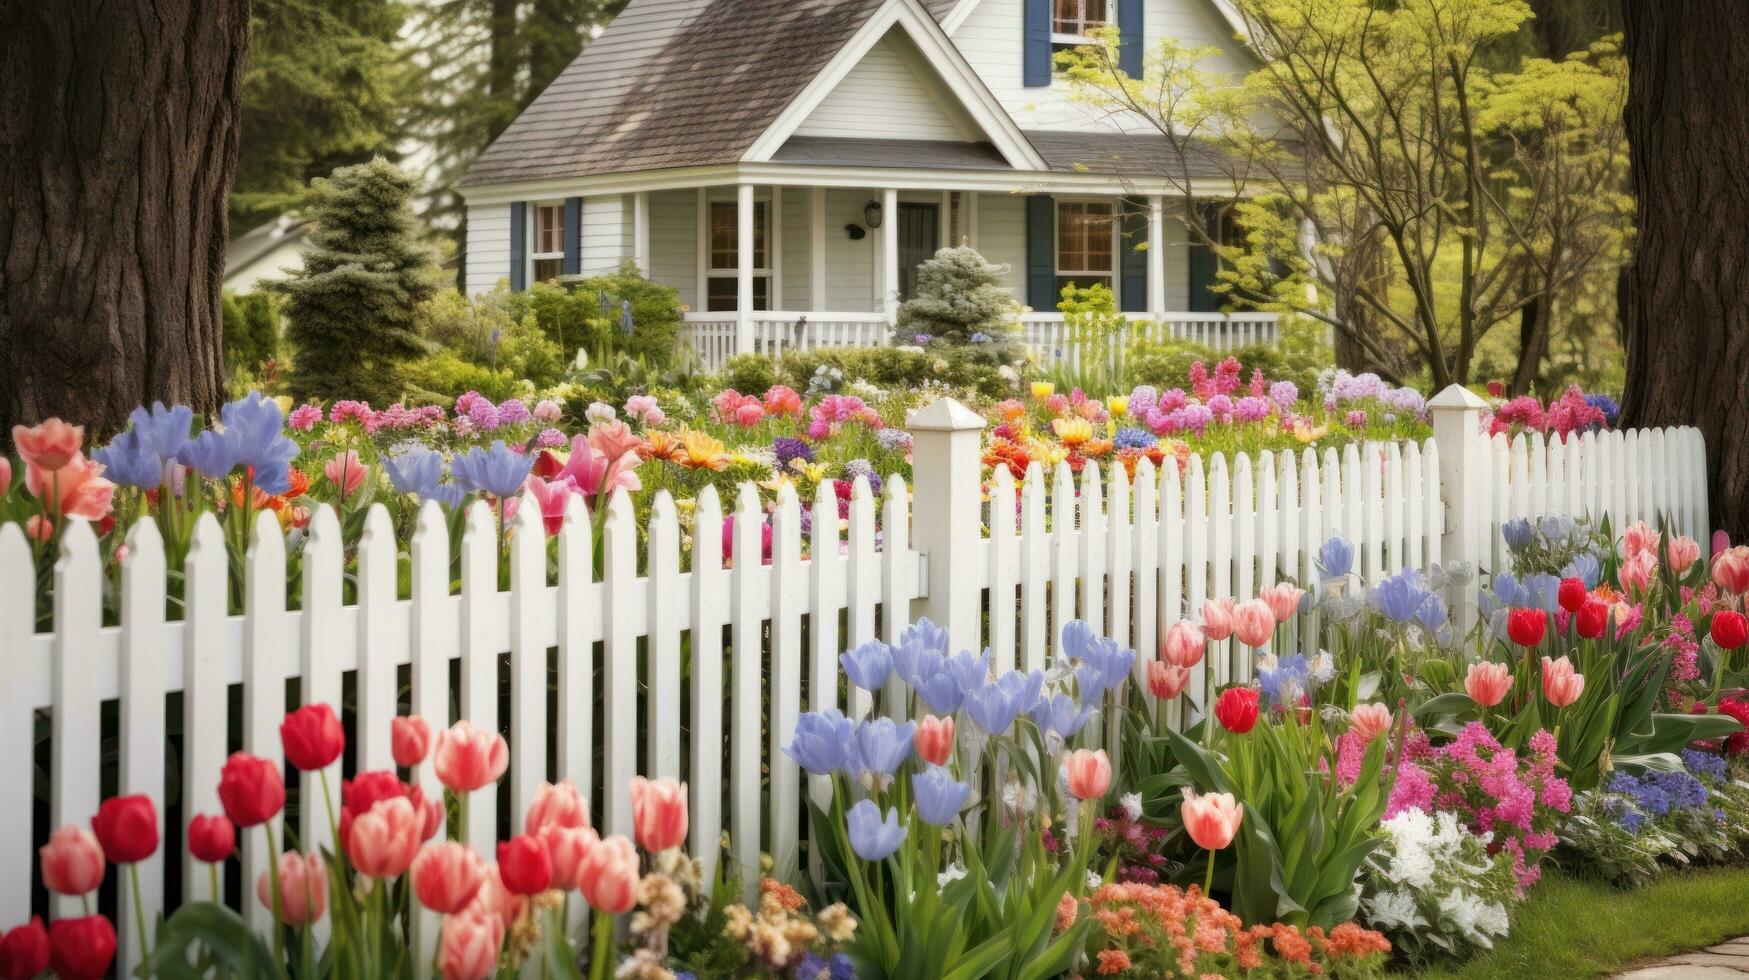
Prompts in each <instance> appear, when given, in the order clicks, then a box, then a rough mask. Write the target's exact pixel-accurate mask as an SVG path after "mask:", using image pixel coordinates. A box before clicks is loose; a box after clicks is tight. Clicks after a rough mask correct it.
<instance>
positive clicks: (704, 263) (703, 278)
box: [692, 187, 711, 313]
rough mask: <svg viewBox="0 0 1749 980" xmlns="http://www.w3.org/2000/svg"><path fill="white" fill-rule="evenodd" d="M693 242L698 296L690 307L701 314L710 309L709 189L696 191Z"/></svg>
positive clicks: (703, 188) (702, 188)
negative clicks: (696, 200)
mask: <svg viewBox="0 0 1749 980" xmlns="http://www.w3.org/2000/svg"><path fill="white" fill-rule="evenodd" d="M696 232H697V233H696V234H695V235H694V236H693V239H692V240H693V242H694V243H696V244H697V246H698V259H697V266H698V284H697V288H698V294H697V298H696V299H695V300H694V302H693V304H692V307H693V309H695V310H698V311H699V312H700V313H703V312H704V311H705V310H708V309H710V286H711V278H710V276H711V273H710V268H711V244H710V242H711V196H710V188H708V187H700V188H699V189H698V225H697V229H696Z"/></svg>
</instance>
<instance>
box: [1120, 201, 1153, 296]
mask: <svg viewBox="0 0 1749 980" xmlns="http://www.w3.org/2000/svg"><path fill="white" fill-rule="evenodd" d="M1122 232H1123V233H1122V234H1121V235H1119V236H1118V244H1119V247H1120V248H1121V249H1123V255H1122V258H1121V260H1120V262H1119V270H1120V272H1121V274H1122V276H1123V297H1122V299H1123V301H1122V306H1123V312H1125V313H1146V312H1147V311H1148V253H1147V252H1144V251H1139V250H1138V249H1137V248H1136V246H1137V245H1140V244H1142V243H1143V242H1147V241H1148V210H1147V203H1146V202H1143V201H1137V200H1134V199H1130V200H1126V201H1124V207H1123V229H1122ZM1148 247H1149V248H1153V247H1154V243H1153V242H1148Z"/></svg>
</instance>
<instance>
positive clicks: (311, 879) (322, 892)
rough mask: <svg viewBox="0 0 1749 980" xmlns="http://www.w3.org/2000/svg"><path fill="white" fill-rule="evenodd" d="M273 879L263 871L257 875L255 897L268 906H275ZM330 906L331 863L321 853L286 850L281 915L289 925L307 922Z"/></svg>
mask: <svg viewBox="0 0 1749 980" xmlns="http://www.w3.org/2000/svg"><path fill="white" fill-rule="evenodd" d="M272 883H273V880H272V878H270V877H269V876H268V873H267V872H265V871H263V872H261V876H260V877H259V878H256V879H255V897H256V899H257V900H259V901H260V902H261V907H262V908H265V909H271V908H273V893H272V892H270V891H269V890H268V889H269V888H270V887H271V886H272ZM327 910H328V866H327V865H326V864H324V863H322V856H321V855H320V854H311V855H308V856H305V855H303V854H299V853H298V852H296V851H287V852H286V853H284V854H281V855H280V856H279V919H280V921H281V922H284V923H285V924H286V925H288V926H305V925H309V924H310V923H312V922H314V921H316V920H317V919H320V918H321V917H322V914H323V913H324V912H326V911H327Z"/></svg>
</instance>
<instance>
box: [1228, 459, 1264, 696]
mask: <svg viewBox="0 0 1749 980" xmlns="http://www.w3.org/2000/svg"><path fill="white" fill-rule="evenodd" d="M1256 495H1257V488H1256V486H1255V480H1254V478H1253V476H1252V473H1251V457H1250V456H1247V455H1244V454H1240V455H1238V456H1236V457H1234V460H1233V502H1232V507H1233V518H1232V524H1231V527H1232V538H1231V539H1230V540H1231V541H1232V542H1233V560H1232V568H1233V571H1232V575H1233V579H1232V581H1233V595H1234V596H1235V597H1236V598H1238V599H1240V600H1241V601H1242V600H1245V599H1249V598H1252V597H1253V596H1255V595H1257V590H1258V588H1259V586H1261V585H1262V584H1263V583H1262V582H1261V581H1260V580H1259V579H1258V573H1257V567H1256V565H1257V559H1256V555H1257V512H1256V503H1255V501H1256ZM1229 653H1230V656H1231V658H1232V662H1231V663H1230V664H1229V666H1228V671H1227V677H1228V678H1229V679H1230V680H1232V681H1233V682H1235V683H1242V682H1243V681H1245V680H1247V679H1249V678H1250V676H1251V650H1250V649H1248V648H1247V647H1246V646H1245V645H1244V644H1243V643H1238V642H1233V643H1232V644H1231V647H1230V651H1229Z"/></svg>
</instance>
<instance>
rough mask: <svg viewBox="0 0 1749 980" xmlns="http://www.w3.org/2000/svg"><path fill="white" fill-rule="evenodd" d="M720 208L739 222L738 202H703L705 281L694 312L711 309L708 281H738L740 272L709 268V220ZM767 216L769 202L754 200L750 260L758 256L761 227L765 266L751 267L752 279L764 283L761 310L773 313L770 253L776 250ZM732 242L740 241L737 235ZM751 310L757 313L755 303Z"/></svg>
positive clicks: (775, 307)
mask: <svg viewBox="0 0 1749 980" xmlns="http://www.w3.org/2000/svg"><path fill="white" fill-rule="evenodd" d="M724 205H726V206H728V207H729V208H731V209H733V210H734V212H735V220H736V221H737V222H739V221H740V203H739V202H738V201H736V200H735V199H734V198H732V197H731V198H722V197H713V198H709V199H707V200H706V201H705V216H704V243H703V244H704V247H703V249H702V252H703V259H704V269H705V276H704V278H705V284H704V287H705V290H704V295H703V296H700V297H699V298H698V300H699V302H698V308H699V310H700V311H708V310H710V306H711V296H710V286H711V283H710V280H712V279H738V278H739V277H740V271H739V270H738V269H735V268H733V267H731V268H727V269H718V268H715V267H713V266H712V265H711V253H712V252H713V251H715V250H714V249H713V248H711V236H712V234H713V233H714V229H713V228H712V227H711V216H712V215H714V214H715V213H716V210H717V208H718V207H720V206H724ZM761 212H764V213H763V215H761ZM771 214H772V206H771V198H770V197H769V196H764V197H756V198H754V200H753V221H754V225H755V227H754V245H755V247H754V249H753V254H754V256H758V254H759V249H758V247H757V246H758V237H759V231H760V228H761V227H763V229H764V231H765V264H764V265H756V266H754V267H753V278H754V279H764V280H765V310H766V311H769V310H775V309H777V305H776V304H777V297H776V296H774V295H772V290H773V289H774V288H776V281H775V280H774V279H773V278H772V260H773V253H774V251H775V248H776V239H774V238H773V237H772V236H773V233H774V232H773V228H772V220H771ZM738 230H739V229H737V231H738ZM736 241H737V242H739V241H740V238H739V236H738V235H737V237H736ZM738 258H739V257H738V256H737V259H738ZM737 288H739V287H737ZM754 309H755V310H758V309H759V306H758V304H757V301H756V302H755V305H754ZM717 312H720V313H728V312H733V311H730V310H719V311H717ZM762 312H763V311H762Z"/></svg>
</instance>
